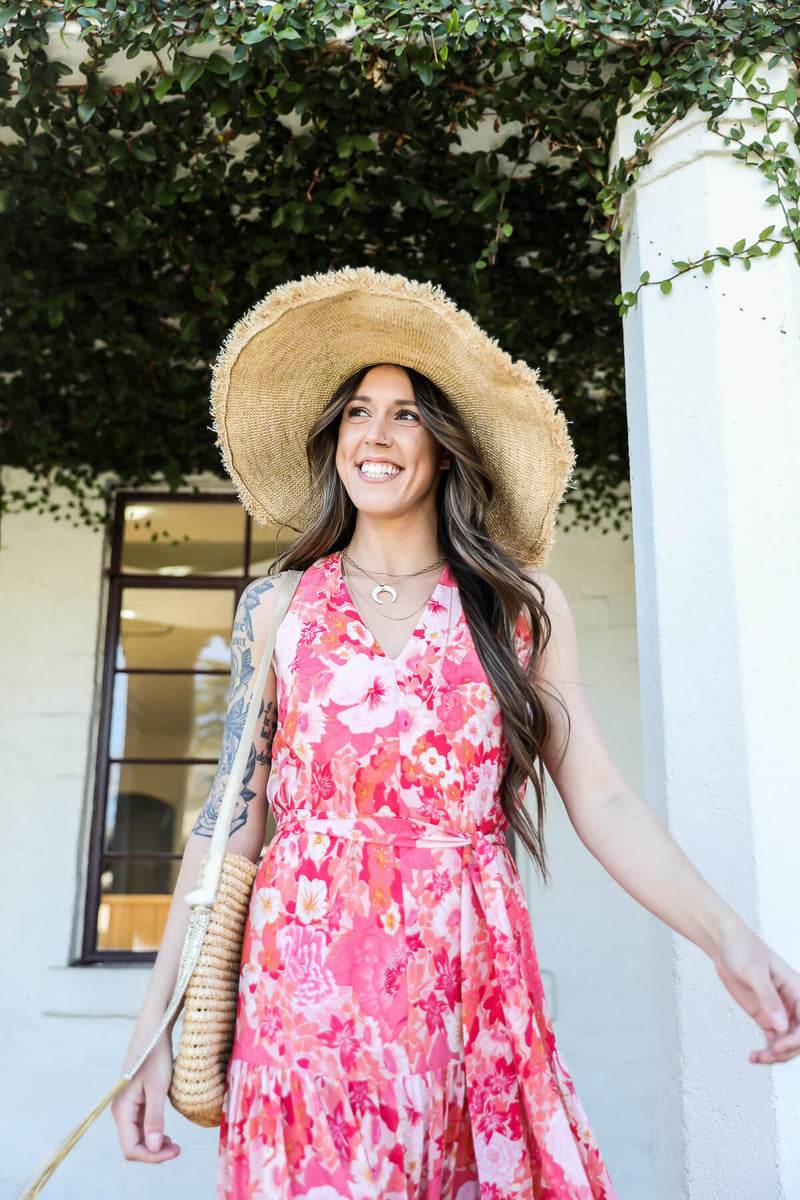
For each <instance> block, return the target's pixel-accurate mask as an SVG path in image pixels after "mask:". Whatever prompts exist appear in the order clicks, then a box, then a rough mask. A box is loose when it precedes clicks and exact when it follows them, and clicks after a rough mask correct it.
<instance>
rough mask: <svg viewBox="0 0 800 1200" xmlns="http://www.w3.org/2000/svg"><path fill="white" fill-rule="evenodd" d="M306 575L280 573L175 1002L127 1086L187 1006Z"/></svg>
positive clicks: (193, 902)
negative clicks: (281, 629) (270, 686)
mask: <svg viewBox="0 0 800 1200" xmlns="http://www.w3.org/2000/svg"><path fill="white" fill-rule="evenodd" d="M301 574H302V572H301V571H284V572H282V574H281V580H280V583H279V584H278V590H277V594H276V596H275V607H274V609H273V610H272V619H271V621H270V625H269V630H268V632H267V640H266V642H265V644H264V653H263V655H262V656H261V662H260V663H259V664H258V673H257V674H256V682H255V686H254V688H253V695H252V697H251V700H250V707H249V709H248V710H247V719H246V720H245V723H244V729H243V730H242V736H241V738H240V740H239V745H238V746H237V748H236V755H235V757H234V760H233V766H232V767H231V773H230V775H229V777H228V782H227V785H226V787H225V794H224V796H223V797H222V804H221V805H220V809H219V813H218V815H217V821H216V824H215V826H214V833H213V835H212V837H211V845H210V846H209V849H208V857H207V858H206V860H205V867H204V868H203V876H202V880H201V883H200V886H199V887H198V888H196V889H195V890H194V891H193V892H189V893H188V895H187V896H186V903H187V904H188V905H189V906H190V907H191V910H192V911H191V914H190V916H189V928H188V929H187V930H186V937H185V939H184V943H183V950H182V951H181V959H180V963H179V965H178V977H177V979H176V980H175V988H174V991H173V993H172V999H171V1000H170V1002H169V1004H168V1005H167V1011H166V1012H165V1013H164V1017H163V1020H162V1022H161V1025H160V1026H159V1028H158V1030H157V1031H156V1033H155V1034H154V1035H153V1037H152V1038H151V1040H150V1042H149V1044H148V1046H147V1048H146V1049H145V1050H144V1051H143V1052H142V1053H141V1054H140V1055H139V1058H138V1059H137V1061H136V1062H135V1063H134V1065H133V1066H132V1067H131V1068H130V1070H129V1071H126V1072H125V1074H124V1075H123V1077H122V1078H123V1079H125V1080H126V1082H127V1081H128V1080H130V1079H133V1077H134V1075H135V1074H136V1072H137V1071H138V1070H139V1068H140V1067H141V1066H142V1065H143V1064H144V1062H145V1060H146V1059H147V1057H148V1055H150V1054H151V1053H152V1052H153V1050H154V1049H155V1047H156V1044H157V1042H158V1041H159V1039H160V1038H161V1036H162V1034H164V1033H165V1032H166V1031H167V1029H168V1028H169V1027H170V1025H171V1023H172V1021H173V1020H174V1018H175V1017H176V1016H177V1014H178V1011H179V1010H180V1007H181V1004H182V1003H183V997H184V996H185V994H186V989H187V987H188V986H189V980H190V979H191V978H192V973H193V971H194V969H195V967H196V966H197V960H198V958H199V957H200V951H201V950H202V948H203V940H204V938H205V936H206V931H207V930H208V924H209V921H210V920H211V909H212V908H213V906H214V901H215V900H216V898H217V890H218V888H219V880H220V876H221V874H222V863H223V860H224V858H225V851H226V849H227V846H228V838H229V837H230V833H231V823H232V821H233V812H234V808H235V807H236V800H237V797H238V796H239V793H240V791H241V789H242V780H243V779H244V771H245V767H246V766H247V756H248V754H249V753H250V747H251V746H252V744H253V734H254V733H255V728H256V721H257V720H258V714H259V712H260V711H261V702H262V700H263V697H264V688H265V687H266V686H267V675H268V674H269V668H270V665H271V663H272V655H273V653H274V651H275V640H276V638H277V636H278V626H279V625H280V623H281V621H282V620H283V618H284V617H285V616H286V613H287V611H288V609H289V605H290V604H291V602H292V597H293V596H294V594H295V592H296V591H297V585H298V583H299V582H300V576H301Z"/></svg>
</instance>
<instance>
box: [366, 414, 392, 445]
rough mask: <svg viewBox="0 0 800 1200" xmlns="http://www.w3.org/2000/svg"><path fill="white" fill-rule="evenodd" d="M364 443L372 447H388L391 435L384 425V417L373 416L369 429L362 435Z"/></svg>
mask: <svg viewBox="0 0 800 1200" xmlns="http://www.w3.org/2000/svg"><path fill="white" fill-rule="evenodd" d="M364 441H365V442H369V444H370V445H374V446H388V445H389V442H390V441H391V434H390V431H389V428H388V426H387V424H386V419H385V417H382V416H379V415H377V414H376V415H375V416H374V417H373V419H372V420H371V421H370V423H369V428H368V429H367V430H366V432H365V434H364Z"/></svg>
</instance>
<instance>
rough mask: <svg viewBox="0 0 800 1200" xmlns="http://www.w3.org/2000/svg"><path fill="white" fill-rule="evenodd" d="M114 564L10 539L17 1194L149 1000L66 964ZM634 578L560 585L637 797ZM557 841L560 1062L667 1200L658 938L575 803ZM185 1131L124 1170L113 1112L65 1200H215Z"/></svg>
mask: <svg viewBox="0 0 800 1200" xmlns="http://www.w3.org/2000/svg"><path fill="white" fill-rule="evenodd" d="M12 475H13V473H11V472H8V473H7V476H8V483H9V485H12V484H13V479H12ZM104 553H105V550H104V546H103V541H102V538H101V537H100V535H98V534H96V533H92V532H90V531H88V530H86V529H75V528H73V527H72V526H69V525H67V524H66V523H64V522H58V523H56V522H54V521H52V520H50V519H47V518H43V517H38V516H33V515H30V514H20V515H15V516H5V517H3V519H2V523H1V524H0V602H1V603H2V621H0V662H2V665H3V669H2V676H1V677H0V709H1V711H2V728H1V729H0V739H1V740H0V767H1V769H2V779H3V782H4V786H3V801H2V802H3V821H2V829H3V837H4V842H5V844H4V848H3V860H2V867H3V869H2V872H0V889H2V891H0V903H1V904H2V911H3V912H4V913H5V914H7V919H6V920H5V921H4V947H3V961H4V963H5V964H11V963H13V964H14V969H12V970H10V969H6V970H4V972H3V977H2V982H0V1008H1V1009H2V1012H3V1014H4V1016H5V1027H6V1028H7V1029H9V1030H14V1033H15V1036H14V1038H13V1039H12V1038H7V1039H6V1043H5V1051H4V1054H3V1056H2V1065H0V1090H2V1094H3V1095H4V1096H5V1097H6V1098H11V1097H13V1103H11V1104H9V1105H8V1107H7V1110H6V1111H7V1112H8V1113H9V1117H7V1118H6V1119H5V1120H4V1121H2V1122H0V1190H1V1191H2V1194H3V1195H5V1194H8V1193H10V1192H11V1191H12V1190H13V1186H15V1185H16V1184H17V1183H18V1182H19V1181H20V1180H21V1179H22V1177H23V1176H24V1175H25V1174H26V1173H27V1172H28V1171H29V1170H30V1169H31V1168H32V1167H33V1166H34V1165H35V1164H36V1162H37V1161H38V1160H39V1159H40V1158H41V1157H42V1156H43V1155H44V1154H45V1153H46V1152H47V1151H49V1149H50V1148H51V1146H52V1145H53V1144H54V1143H55V1142H56V1141H57V1140H58V1139H59V1138H60V1137H61V1136H62V1135H63V1134H64V1133H65V1132H66V1131H67V1130H68V1129H69V1128H70V1127H71V1125H72V1124H73V1123H75V1122H76V1121H77V1120H78V1119H79V1118H80V1117H81V1116H83V1114H84V1113H85V1111H86V1110H87V1109H89V1108H90V1107H91V1106H92V1105H93V1104H94V1103H95V1102H96V1101H97V1099H98V1098H99V1097H100V1096H101V1095H102V1094H103V1093H104V1092H105V1091H106V1090H107V1088H108V1087H109V1086H110V1085H111V1083H112V1082H113V1081H114V1080H115V1078H116V1077H117V1073H118V1070H119V1066H120V1062H121V1058H122V1055H123V1052H124V1049H125V1046H126V1044H127V1040H128V1037H129V1034H130V1030H131V1027H132V1021H133V1016H134V1014H135V1012H136V1010H137V1007H138V1003H139V998H140V996H141V994H142V992H143V990H144V986H145V983H146V970H145V969H142V968H135V967H92V968H80V967H69V966H68V963H69V960H70V956H71V954H72V952H73V950H74V947H75V944H76V943H75V936H76V930H77V929H78V927H79V924H80V906H81V899H82V891H83V876H82V872H83V867H84V859H85V850H84V839H85V832H86V820H87V814H88V808H89V806H90V803H91V795H90V787H91V778H90V775H91V765H92V762H93V757H94V751H93V742H92V736H93V729H94V726H93V718H94V706H95V703H96V691H97V680H98V677H99V668H100V665H101V664H100V661H99V649H98V648H99V646H100V636H101V634H102V630H101V622H102V613H103V604H104V591H103V582H102V570H103V564H104ZM631 560H632V553H631V546H630V542H622V541H620V540H619V539H618V538H613V537H606V538H603V537H599V536H597V535H595V534H586V533H573V534H570V535H565V536H563V537H562V539H561V540H560V542H559V544H558V546H557V549H556V551H555V552H554V555H553V558H552V561H551V564H550V568H549V569H550V572H551V573H552V574H553V575H554V577H555V578H556V579H557V580H558V581H559V582H560V583H561V585H562V587H563V588H564V590H565V592H566V593H567V596H568V598H569V600H570V602H571V604H572V606H573V611H574V613H575V617H576V620H577V623H578V628H579V636H580V643H581V649H582V662H583V669H584V675H585V678H586V679H587V681H588V682H589V684H590V686H591V688H592V695H593V699H594V707H595V711H596V712H597V716H598V719H599V722H600V726H601V728H602V729H603V731H604V733H605V734H606V736H607V739H608V741H609V744H610V745H611V747H612V750H613V752H614V753H615V756H616V758H617V761H618V762H619V763H620V766H621V767H622V769H623V772H624V773H625V774H626V776H627V778H628V779H629V781H630V782H631V783H632V784H633V785H634V786H635V787H638V786H639V783H640V749H639V720H638V694H637V667H636V641H635V622H634V610H633V583H632V561H631ZM548 835H549V846H550V855H551V864H552V870H553V875H554V883H553V885H552V887H551V888H550V889H549V890H548V891H547V892H544V893H543V892H542V891H541V889H539V888H538V887H537V886H536V885H535V883H533V882H532V881H531V880H527V881H526V883H527V887H528V894H529V898H530V900H531V907H532V912H533V922H534V932H535V936H536V942H537V947H538V950H539V955H540V959H541V963H542V966H543V968H545V969H546V971H547V973H548V974H547V976H546V983H547V986H548V989H549V991H550V993H551V995H554V1001H555V1021H554V1023H555V1029H556V1034H557V1037H558V1040H559V1045H560V1046H561V1049H562V1051H563V1053H564V1057H565V1058H566V1061H567V1064H568V1066H569V1067H570V1070H571V1072H572V1074H573V1077H574V1079H575V1082H576V1086H577V1088H578V1093H579V1095H580V1097H581V1099H582V1101H583V1103H584V1105H585V1107H586V1108H587V1110H588V1114H589V1118H590V1121H591V1122H592V1124H593V1127H594V1129H595V1132H596V1134H597V1136H598V1139H599V1141H600V1146H601V1149H602V1150H603V1152H604V1154H605V1156H606V1158H607V1160H608V1162H609V1166H610V1169H611V1172H612V1178H614V1180H615V1183H616V1186H617V1188H618V1191H619V1195H620V1200H661V1193H660V1192H659V1189H658V1187H657V1184H656V1181H655V1168H654V1165H653V1163H654V1150H653V1144H654V1131H653V1122H654V1116H653V1113H654V1109H655V1106H656V1091H657V1087H656V1069H655V1062H656V1057H657V1045H658V1039H659V1030H658V1028H657V1025H656V1022H655V1017H654V1010H655V1004H654V998H653V997H654V987H653V982H652V969H651V963H652V950H651V941H652V939H651V937H650V932H651V926H652V925H653V924H654V922H653V921H652V918H650V917H649V916H648V915H647V914H645V913H643V912H642V911H641V910H639V909H637V908H636V906H635V905H634V904H633V902H632V901H630V900H628V899H627V897H625V896H624V895H623V894H622V893H621V892H620V891H619V889H618V888H616V886H615V885H614V884H612V883H611V881H610V880H609V879H608V878H607V877H606V876H605V875H604V873H603V871H602V870H601V869H600V867H599V866H598V865H597V863H596V862H595V861H594V860H593V859H592V858H591V857H590V856H589V855H588V854H587V853H586V851H585V850H584V849H583V847H582V846H581V844H580V843H579V841H578V839H577V837H576V836H575V835H574V834H573V832H572V830H571V827H570V826H569V823H568V821H567V820H566V818H565V815H564V813H563V809H562V808H561V807H560V801H559V799H558V797H557V796H554V797H553V799H552V801H551V807H550V816H549V820H548ZM9 914H10V917H9ZM169 1129H170V1132H171V1134H172V1136H173V1137H175V1138H176V1139H177V1140H178V1141H179V1143H180V1144H181V1146H182V1147H183V1153H182V1154H181V1156H180V1158H179V1159H178V1160H177V1161H176V1162H174V1163H168V1164H164V1165H162V1166H160V1167H158V1168H157V1169H153V1168H151V1167H145V1166H142V1165H139V1164H129V1163H125V1162H124V1161H123V1160H122V1158H121V1155H120V1152H119V1150H118V1146H117V1141H116V1133H115V1130H114V1128H113V1123H112V1121H111V1118H110V1116H109V1115H108V1114H107V1113H106V1114H105V1115H104V1116H103V1117H101V1118H100V1120H99V1121H98V1123H97V1125H96V1126H95V1127H94V1128H93V1130H91V1131H90V1133H89V1134H88V1135H87V1136H86V1138H85V1139H84V1140H83V1142H82V1143H81V1144H80V1145H79V1147H78V1148H77V1149H76V1150H74V1151H73V1152H72V1154H71V1155H70V1156H69V1158H68V1159H67V1160H66V1162H65V1163H64V1164H63V1165H62V1166H61V1167H60V1168H59V1172H58V1175H57V1177H56V1180H54V1182H53V1183H52V1184H51V1185H50V1189H49V1191H50V1194H51V1195H52V1196H53V1197H58V1198H59V1200H107V1198H108V1196H109V1195H113V1196H114V1197H115V1198H116V1200H128V1198H130V1200H134V1197H136V1198H141V1196H143V1195H145V1194H147V1195H148V1196H150V1197H152V1200H162V1198H163V1200H202V1198H203V1197H208V1198H209V1200H210V1197H211V1196H212V1195H213V1190H214V1188H213V1178H214V1159H215V1153H216V1135H215V1133H214V1131H208V1130H201V1129H197V1128H196V1127H194V1126H192V1125H190V1124H189V1123H188V1122H186V1121H184V1120H183V1119H182V1118H180V1117H179V1116H178V1115H177V1114H175V1113H172V1112H171V1111H170V1113H169ZM46 1194H47V1193H46ZM664 1200H666V1198H664Z"/></svg>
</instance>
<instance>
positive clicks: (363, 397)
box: [350, 393, 419, 408]
mask: <svg viewBox="0 0 800 1200" xmlns="http://www.w3.org/2000/svg"><path fill="white" fill-rule="evenodd" d="M371 399H372V397H371V396H367V395H364V394H361V393H360V394H359V395H357V396H351V397H350V400H351V402H352V401H353V400H371ZM391 403H392V404H403V405H405V407H406V408H408V407H409V406H413V407H414V408H418V407H419V405H418V404H417V402H416V400H392V401H391Z"/></svg>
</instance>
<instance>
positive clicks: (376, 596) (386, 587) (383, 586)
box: [372, 583, 397, 604]
mask: <svg viewBox="0 0 800 1200" xmlns="http://www.w3.org/2000/svg"><path fill="white" fill-rule="evenodd" d="M381 592H386V594H387V595H388V597H389V603H390V604H394V602H395V600H396V599H397V592H396V591H395V590H394V588H393V587H392V586H391V584H389V583H379V584H377V586H376V587H374V588H373V589H372V599H373V600H374V601H375V603H376V604H383V601H382V600H381Z"/></svg>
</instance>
